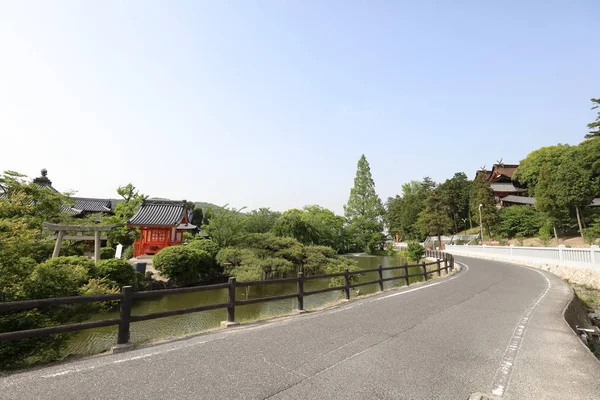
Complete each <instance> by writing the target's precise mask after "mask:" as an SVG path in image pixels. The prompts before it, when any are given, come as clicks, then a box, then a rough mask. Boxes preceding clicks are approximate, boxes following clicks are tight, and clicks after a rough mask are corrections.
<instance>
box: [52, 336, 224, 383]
mask: <svg viewBox="0 0 600 400" xmlns="http://www.w3.org/2000/svg"><path fill="white" fill-rule="evenodd" d="M223 339H225V338H217V339H213V340H204V341H202V342H195V343H193V344H185V345H181V346H176V347H171V348H168V349H165V350H160V351H154V352H151V353H146V354H141V355H137V356H131V357H126V358H121V359H119V360H113V361H109V362H104V363H101V364H98V365H90V366H87V367H82V368H70V369H65V370H62V371H59V372H56V373H54V374H48V375H42V376H41V378H46V379H48V378H55V377H57V376H63V375H69V374H73V373H77V372H85V371H90V370H93V369H96V368H101V367H106V366H110V365H115V364H121V363H124V362H130V361H136V360H141V359H144V358H149V357H154V356H157V355H161V354H166V353H170V352H172V351H176V350H181V349H184V348H187V347H194V346H197V345H201V344H205V343H208V342H213V341H216V340H223Z"/></svg>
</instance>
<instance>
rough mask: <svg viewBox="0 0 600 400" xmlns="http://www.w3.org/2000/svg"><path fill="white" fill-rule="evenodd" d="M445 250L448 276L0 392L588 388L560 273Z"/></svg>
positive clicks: (338, 395) (441, 395)
mask: <svg viewBox="0 0 600 400" xmlns="http://www.w3.org/2000/svg"><path fill="white" fill-rule="evenodd" d="M457 259H458V260H459V261H463V262H465V263H466V264H467V265H468V269H466V270H463V271H462V272H460V273H458V274H456V275H454V276H452V277H450V278H443V279H440V280H434V281H431V282H430V283H428V284H425V285H419V286H411V287H409V288H403V289H400V290H397V291H389V292H385V293H382V294H380V295H378V296H374V297H369V298H365V299H361V300H355V301H352V302H349V303H345V304H344V305H342V306H340V307H337V308H333V309H329V310H326V311H320V312H314V313H306V314H302V315H298V316H293V317H289V318H283V319H278V320H274V321H269V322H266V323H260V324H254V325H250V326H245V327H241V328H233V329H231V328H230V329H229V330H226V331H223V330H221V331H217V332H214V333H210V334H205V335H199V336H195V337H193V338H189V339H185V340H179V341H173V342H169V343H164V344H160V345H156V346H151V347H145V348H141V349H137V350H134V351H131V352H127V353H123V354H115V355H107V356H99V357H93V358H89V359H85V360H80V361H76V362H71V363H66V364H61V365H56V366H52V367H47V368H41V369H38V370H33V371H28V372H23V373H19V374H14V375H11V376H8V377H4V378H0V399H28V400H29V399H60V400H66V399H125V398H127V399H267V398H269V399H345V400H346V399H468V398H469V396H470V395H471V394H472V393H474V392H483V393H492V392H494V393H496V394H497V395H501V396H503V398H505V399H536V400H538V399H600V362H598V360H596V359H595V357H594V356H593V355H591V353H589V351H588V350H587V349H586V348H585V347H584V346H583V344H582V343H580V341H579V339H578V338H577V336H576V335H575V334H574V333H573V332H572V330H571V329H570V328H569V327H568V325H567V324H566V322H565V321H564V320H563V318H562V310H563V309H564V307H565V305H566V304H567V302H568V301H569V300H570V296H571V295H570V291H569V287H568V286H567V285H566V284H565V283H563V282H562V281H561V280H560V279H558V278H557V277H555V276H553V275H551V274H548V273H544V272H540V271H538V270H533V269H529V268H525V267H519V266H515V265H511V264H505V263H500V262H495V261H488V260H477V259H469V258H457Z"/></svg>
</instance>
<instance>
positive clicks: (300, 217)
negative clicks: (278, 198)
mask: <svg viewBox="0 0 600 400" xmlns="http://www.w3.org/2000/svg"><path fill="white" fill-rule="evenodd" d="M273 232H274V233H275V235H277V236H282V237H293V238H295V239H296V240H298V241H299V242H300V243H302V244H313V243H315V241H318V237H317V231H316V229H315V227H314V226H313V225H311V224H310V222H309V221H307V219H306V217H305V215H304V212H303V211H302V210H298V209H297V208H292V209H290V210H287V211H285V212H284V213H283V214H282V215H281V217H279V218H278V219H277V221H275V224H274V225H273Z"/></svg>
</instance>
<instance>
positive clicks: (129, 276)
mask: <svg viewBox="0 0 600 400" xmlns="http://www.w3.org/2000/svg"><path fill="white" fill-rule="evenodd" d="M97 268H98V276H99V277H101V278H106V279H107V280H108V281H109V282H110V283H111V284H112V286H118V287H122V286H128V285H135V283H136V271H135V268H134V267H133V265H131V264H129V263H128V262H127V261H125V260H120V259H118V258H111V259H108V260H100V261H99V262H98V264H97Z"/></svg>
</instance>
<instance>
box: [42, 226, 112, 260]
mask: <svg viewBox="0 0 600 400" xmlns="http://www.w3.org/2000/svg"><path fill="white" fill-rule="evenodd" d="M43 225H44V228H46V229H48V230H49V231H54V232H58V234H57V236H56V244H55V245H54V251H53V252H52V258H55V257H58V255H59V253H60V246H61V245H62V241H63V239H64V240H93V241H94V261H95V262H98V261H99V260H100V241H101V240H106V239H107V237H106V236H100V232H108V231H110V230H111V229H112V228H114V227H115V226H117V225H118V224H112V225H59V224H51V223H49V222H44V224H43ZM65 232H78V233H79V234H76V235H65ZM84 232H94V236H91V235H84V234H83V233H84Z"/></svg>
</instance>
